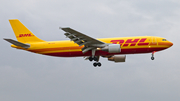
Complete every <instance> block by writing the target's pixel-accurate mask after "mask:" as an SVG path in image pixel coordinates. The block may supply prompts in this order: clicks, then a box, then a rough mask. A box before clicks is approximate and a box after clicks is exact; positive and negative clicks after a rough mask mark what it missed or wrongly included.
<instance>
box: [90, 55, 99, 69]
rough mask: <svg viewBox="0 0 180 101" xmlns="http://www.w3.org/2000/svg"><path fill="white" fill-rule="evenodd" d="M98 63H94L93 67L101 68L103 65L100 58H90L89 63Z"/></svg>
mask: <svg viewBox="0 0 180 101" xmlns="http://www.w3.org/2000/svg"><path fill="white" fill-rule="evenodd" d="M93 60H94V61H96V62H94V63H93V66H94V67H96V66H98V67H101V63H100V62H99V56H94V57H89V61H93Z"/></svg>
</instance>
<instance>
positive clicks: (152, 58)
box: [151, 51, 155, 60]
mask: <svg viewBox="0 0 180 101" xmlns="http://www.w3.org/2000/svg"><path fill="white" fill-rule="evenodd" d="M154 53H155V51H154V52H152V57H151V60H154V59H155V58H154Z"/></svg>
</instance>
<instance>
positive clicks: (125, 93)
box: [0, 0, 180, 101]
mask: <svg viewBox="0 0 180 101" xmlns="http://www.w3.org/2000/svg"><path fill="white" fill-rule="evenodd" d="M179 12H180V1H179V0H145V1H144V0H98V1H97V0H73V1H72V0H65V1H64V0H1V3H0V15H1V16H0V18H1V19H0V22H1V27H0V33H1V34H0V38H1V40H0V46H1V49H0V53H1V54H0V100H1V101H72V100H73V101H120V100H121V101H162V100H163V101H179V100H180V86H179V85H180V80H179V78H180V68H179V66H180V64H179V63H178V62H179V57H180V55H179V52H180V48H179V44H180V42H179V39H178V38H179V37H180V34H179V32H180V13H179ZM14 18H15V19H19V20H20V21H21V22H22V23H23V24H24V25H25V26H26V27H27V28H28V29H30V30H31V31H32V32H33V33H34V34H35V35H36V36H38V37H39V38H41V39H43V40H46V41H52V40H68V38H65V36H64V35H63V33H64V32H63V31H61V30H59V27H71V28H73V29H75V30H78V31H80V32H83V33H84V34H87V35H89V36H92V37H94V38H107V37H125V36H144V35H148V36H160V37H165V38H167V39H168V40H169V41H171V42H173V43H174V45H173V47H171V48H170V49H167V50H164V51H161V52H157V53H155V60H154V61H151V59H150V57H151V54H137V55H127V60H126V63H117V64H115V63H114V62H110V61H107V59H105V58H101V59H100V61H101V63H102V67H101V68H94V67H93V66H92V63H91V62H89V61H85V60H84V59H83V58H82V57H78V58H61V57H60V58H59V57H50V56H44V55H39V54H34V53H30V52H26V51H22V50H17V49H13V48H11V47H10V44H9V43H7V42H6V41H4V40H3V38H12V39H16V38H15V35H14V33H13V30H12V28H11V26H10V24H9V21H8V19H14Z"/></svg>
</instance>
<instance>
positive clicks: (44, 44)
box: [4, 19, 173, 67]
mask: <svg viewBox="0 0 180 101" xmlns="http://www.w3.org/2000/svg"><path fill="white" fill-rule="evenodd" d="M9 22H10V24H11V27H12V29H13V31H14V34H15V36H16V38H17V41H16V40H13V39H7V38H4V40H6V41H8V42H10V43H11V44H12V45H11V47H13V48H16V49H21V50H26V51H29V52H33V53H38V54H42V55H49V56H56V57H85V60H89V61H95V62H94V63H93V66H94V67H96V66H99V67H100V66H101V63H100V62H99V59H100V56H101V57H104V58H107V59H108V60H109V61H114V62H115V63H118V62H125V60H126V55H127V54H140V53H152V56H151V59H152V60H154V59H155V58H154V53H155V52H157V51H161V50H164V49H167V48H169V47H171V46H172V45H173V43H172V42H170V41H168V40H167V39H165V38H162V37H155V36H137V37H118V38H100V39H95V38H92V37H90V36H87V35H85V34H83V33H80V32H78V31H76V30H74V29H72V28H69V27H66V28H60V29H62V30H63V31H65V33H64V35H65V36H66V37H67V38H69V39H70V40H64V41H44V40H41V39H39V38H38V37H36V36H35V35H34V34H33V33H32V32H31V31H30V30H29V29H27V28H26V27H25V26H24V25H23V24H22V23H21V22H20V21H19V20H18V19H10V20H9Z"/></svg>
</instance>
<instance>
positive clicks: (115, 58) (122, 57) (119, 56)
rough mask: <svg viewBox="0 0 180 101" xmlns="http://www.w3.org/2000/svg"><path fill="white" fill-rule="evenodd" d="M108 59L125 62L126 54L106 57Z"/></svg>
mask: <svg viewBox="0 0 180 101" xmlns="http://www.w3.org/2000/svg"><path fill="white" fill-rule="evenodd" d="M108 60H109V61H114V62H125V60H126V55H116V56H112V57H110V58H108Z"/></svg>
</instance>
